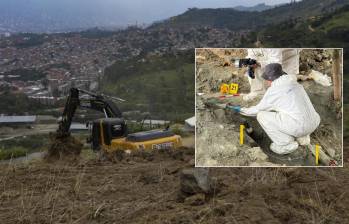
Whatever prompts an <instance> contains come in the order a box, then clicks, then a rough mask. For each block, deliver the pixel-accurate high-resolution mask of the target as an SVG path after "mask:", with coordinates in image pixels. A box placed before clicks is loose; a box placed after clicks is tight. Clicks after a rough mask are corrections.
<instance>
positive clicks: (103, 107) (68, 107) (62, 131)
mask: <svg viewBox="0 0 349 224" xmlns="http://www.w3.org/2000/svg"><path fill="white" fill-rule="evenodd" d="M81 93H82V94H83V95H82V94H81ZM110 98H112V99H115V100H119V101H124V100H122V99H120V98H116V97H110ZM78 107H82V108H87V109H92V110H97V111H100V112H103V113H104V115H105V117H107V118H121V117H122V113H121V111H120V110H119V108H118V107H117V106H116V105H115V104H114V103H113V101H111V100H108V99H105V95H99V94H96V93H92V92H89V91H86V90H82V89H77V88H71V89H70V94H69V96H68V98H67V101H66V103H65V107H64V110H63V114H62V119H61V120H60V121H59V126H58V130H57V135H58V137H65V136H68V135H69V134H70V131H69V130H70V126H71V123H72V119H73V117H74V114H75V111H76V109H77V108H78Z"/></svg>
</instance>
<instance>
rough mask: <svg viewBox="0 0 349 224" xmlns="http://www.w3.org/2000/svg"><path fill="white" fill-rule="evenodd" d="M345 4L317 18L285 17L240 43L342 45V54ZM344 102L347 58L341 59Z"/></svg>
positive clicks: (347, 98) (347, 8) (348, 79)
mask: <svg viewBox="0 0 349 224" xmlns="http://www.w3.org/2000/svg"><path fill="white" fill-rule="evenodd" d="M348 15H349V6H345V7H343V8H340V9H338V10H336V11H333V12H331V13H327V14H324V15H323V16H322V17H320V18H315V19H314V18H312V19H309V20H296V19H294V20H289V21H287V22H282V23H280V24H277V25H272V26H268V27H266V28H263V29H260V30H258V31H256V32H252V33H250V34H249V35H248V36H247V37H245V38H243V41H241V42H242V44H241V47H253V46H255V42H256V40H257V37H258V40H259V41H260V42H261V44H262V46H263V47H314V48H316V47H319V48H323V47H328V48H333V47H337V48H344V57H346V55H348V53H349V51H348V49H349V42H348V40H349V36H348V34H349V27H348V26H349V25H348V24H349V23H348V22H346V21H348V20H347V18H348ZM343 64H344V81H343V83H344V102H346V103H348V102H349V95H348V94H347V90H348V87H349V76H348V75H349V72H348V68H349V61H348V60H344V62H343Z"/></svg>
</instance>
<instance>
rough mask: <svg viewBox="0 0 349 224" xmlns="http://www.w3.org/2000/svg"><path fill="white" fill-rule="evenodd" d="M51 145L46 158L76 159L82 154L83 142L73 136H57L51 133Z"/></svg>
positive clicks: (50, 159)
mask: <svg viewBox="0 0 349 224" xmlns="http://www.w3.org/2000/svg"><path fill="white" fill-rule="evenodd" d="M50 142H51V143H50V147H49V149H48V151H47V154H46V155H45V157H44V158H45V160H47V161H49V162H51V161H54V160H62V159H63V160H75V159H77V157H78V156H79V155H80V153H81V150H82V147H83V144H82V143H81V142H80V141H79V140H77V139H76V138H74V137H73V136H66V137H57V136H56V135H55V134H50Z"/></svg>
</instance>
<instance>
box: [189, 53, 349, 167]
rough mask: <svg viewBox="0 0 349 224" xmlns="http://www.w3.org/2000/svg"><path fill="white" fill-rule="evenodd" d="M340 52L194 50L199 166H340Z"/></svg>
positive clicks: (341, 90) (341, 94)
mask: <svg viewBox="0 0 349 224" xmlns="http://www.w3.org/2000/svg"><path fill="white" fill-rule="evenodd" d="M342 54H343V50H342V49H328V48H326V49H309V48H306V49H299V48H296V49H290V48H285V49H282V48H250V49H240V48H238V49H231V48H197V49H196V50H195V64H196V87H195V89H196V93H195V94H196V139H195V144H196V147H195V150H196V151H195V165H196V166H197V167H278V166H280V167H285V166H287V167H315V166H316V167H320V166H338V167H342V166H343V98H342V96H343V85H342V83H343V82H342V81H343V63H342V62H343V55H342Z"/></svg>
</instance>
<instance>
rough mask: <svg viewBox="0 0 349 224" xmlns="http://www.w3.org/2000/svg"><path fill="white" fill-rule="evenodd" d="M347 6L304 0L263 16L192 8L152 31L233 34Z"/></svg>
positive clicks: (343, 0) (339, 0) (335, 0)
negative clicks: (213, 29) (207, 30)
mask: <svg viewBox="0 0 349 224" xmlns="http://www.w3.org/2000/svg"><path fill="white" fill-rule="evenodd" d="M348 3H349V0H303V1H300V2H296V3H292V4H291V3H290V4H284V5H281V6H278V7H275V8H272V9H269V10H265V11H262V12H246V11H238V10H236V9H234V8H220V9H198V8H191V9H189V10H188V11H186V12H185V13H183V14H181V15H178V16H174V17H171V18H169V19H168V20H165V21H163V22H159V23H155V24H154V25H152V26H151V28H156V27H173V28H188V27H201V26H212V27H216V28H228V29H232V30H246V29H258V28H260V27H262V26H266V25H270V24H277V23H280V22H283V21H286V20H289V19H295V18H298V19H301V18H308V17H310V16H316V15H319V14H322V13H326V12H331V11H333V10H335V9H337V8H339V7H341V6H343V5H345V4H348Z"/></svg>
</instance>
